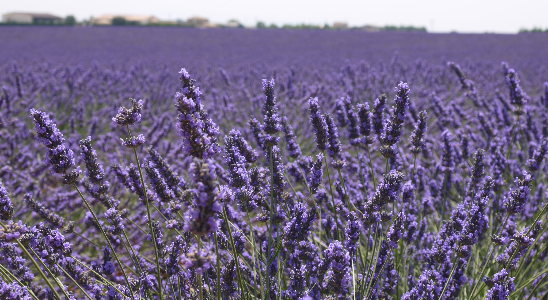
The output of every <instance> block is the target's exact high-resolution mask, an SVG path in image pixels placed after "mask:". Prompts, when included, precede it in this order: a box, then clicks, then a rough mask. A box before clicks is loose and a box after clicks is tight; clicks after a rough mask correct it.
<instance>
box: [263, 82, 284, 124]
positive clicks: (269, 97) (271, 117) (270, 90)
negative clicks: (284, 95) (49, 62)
mask: <svg viewBox="0 0 548 300" xmlns="http://www.w3.org/2000/svg"><path fill="white" fill-rule="evenodd" d="M263 91H264V96H265V103H264V106H263V115H264V128H263V130H264V131H265V132H266V133H268V134H275V133H276V132H278V131H280V130H282V128H281V126H280V117H279V116H278V109H277V107H276V97H274V79H271V80H270V81H268V80H266V79H263Z"/></svg>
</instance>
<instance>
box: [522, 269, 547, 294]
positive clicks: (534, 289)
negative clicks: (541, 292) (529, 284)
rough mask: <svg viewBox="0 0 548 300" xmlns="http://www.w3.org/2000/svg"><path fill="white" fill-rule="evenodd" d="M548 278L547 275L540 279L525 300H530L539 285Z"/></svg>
mask: <svg viewBox="0 0 548 300" xmlns="http://www.w3.org/2000/svg"><path fill="white" fill-rule="evenodd" d="M547 277H548V275H546V276H544V277H542V279H541V280H540V281H539V282H538V283H537V285H536V286H535V288H533V290H532V291H531V294H529V297H527V299H526V300H530V299H531V297H533V295H534V294H535V292H536V291H537V289H538V288H539V286H540V284H541V283H542V282H543V281H544V280H546V278H547Z"/></svg>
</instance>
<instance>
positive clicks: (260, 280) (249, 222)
mask: <svg viewBox="0 0 548 300" xmlns="http://www.w3.org/2000/svg"><path fill="white" fill-rule="evenodd" d="M245 214H246V216H247V222H248V224H249V228H250V230H249V231H250V234H251V241H252V243H251V251H252V252H251V257H252V259H253V279H254V280H256V276H257V274H258V275H259V298H258V299H262V298H263V290H262V284H263V282H262V278H261V272H260V271H259V272H257V271H256V270H255V267H256V263H257V260H256V259H255V251H257V250H256V245H255V236H254V229H253V223H252V222H251V218H250V217H249V211H247V210H246V212H245Z"/></svg>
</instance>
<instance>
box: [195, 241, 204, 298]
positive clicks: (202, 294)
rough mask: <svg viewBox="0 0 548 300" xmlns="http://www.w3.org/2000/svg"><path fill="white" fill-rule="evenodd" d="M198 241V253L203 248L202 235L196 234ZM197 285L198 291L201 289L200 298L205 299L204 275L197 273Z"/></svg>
mask: <svg viewBox="0 0 548 300" xmlns="http://www.w3.org/2000/svg"><path fill="white" fill-rule="evenodd" d="M196 241H197V242H198V254H199V253H200V248H202V240H201V239H200V236H199V235H197V236H196ZM197 285H198V291H199V299H200V300H203V299H204V289H203V287H202V275H201V274H198V275H197Z"/></svg>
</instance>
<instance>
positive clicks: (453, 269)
mask: <svg viewBox="0 0 548 300" xmlns="http://www.w3.org/2000/svg"><path fill="white" fill-rule="evenodd" d="M455 260H456V261H455V262H453V267H452V268H451V273H450V274H449V277H447V281H446V282H445V286H444V287H443V290H442V291H441V294H440V297H439V298H438V300H441V299H442V298H443V294H444V293H445V290H446V289H447V287H448V286H449V282H450V281H451V277H453V273H455V270H456V269H457V265H458V263H459V262H458V256H455Z"/></svg>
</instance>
